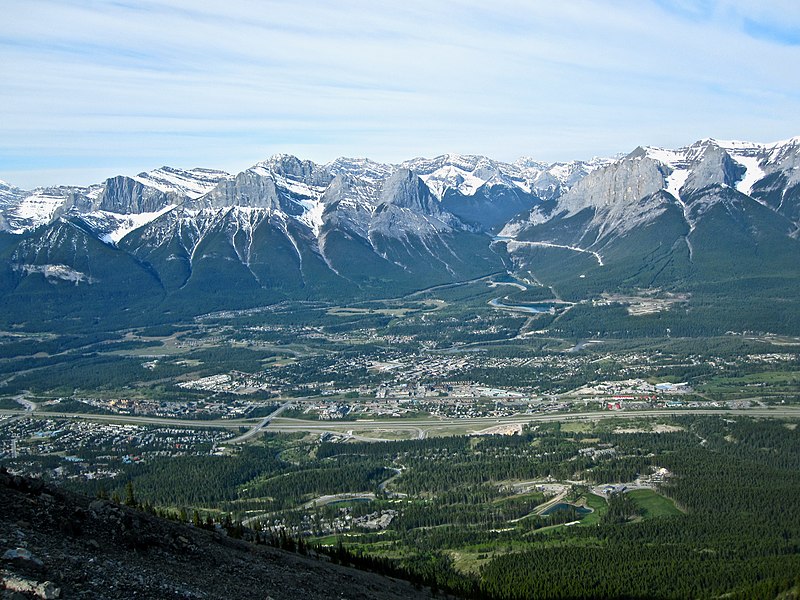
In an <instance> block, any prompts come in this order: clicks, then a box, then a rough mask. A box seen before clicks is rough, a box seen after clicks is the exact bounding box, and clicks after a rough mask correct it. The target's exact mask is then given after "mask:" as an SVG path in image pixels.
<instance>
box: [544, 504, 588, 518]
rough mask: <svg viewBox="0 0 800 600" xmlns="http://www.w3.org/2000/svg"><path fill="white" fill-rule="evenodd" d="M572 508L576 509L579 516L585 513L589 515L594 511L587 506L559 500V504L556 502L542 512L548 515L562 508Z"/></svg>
mask: <svg viewBox="0 0 800 600" xmlns="http://www.w3.org/2000/svg"><path fill="white" fill-rule="evenodd" d="M570 509H574V510H575V513H576V514H577V515H578V516H579V517H582V516H584V515H588V514H589V513H591V512H592V510H591V509H590V508H586V507H585V506H575V505H574V504H567V503H566V502H559V503H558V504H554V505H553V506H551V507H550V508H548V509H547V510H545V511H544V512H542V516H543V517H546V516H547V515H552V514H553V513H555V512H558V511H560V510H570Z"/></svg>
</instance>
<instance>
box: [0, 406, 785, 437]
mask: <svg viewBox="0 0 800 600" xmlns="http://www.w3.org/2000/svg"><path fill="white" fill-rule="evenodd" d="M290 403H291V401H289V402H286V403H284V404H282V405H281V406H280V407H279V408H278V409H277V410H276V411H275V412H273V413H272V414H270V415H268V416H266V417H264V418H263V419H261V420H260V421H258V422H257V423H254V422H253V420H252V419H249V420H247V419H226V420H213V421H199V420H190V419H169V418H162V417H142V416H133V415H95V414H61V413H44V412H40V411H34V412H30V411H26V410H0V416H2V415H7V416H14V417H21V416H25V417H32V418H39V419H52V418H66V419H74V420H86V421H98V422H105V423H127V424H135V425H157V426H162V427H187V428H209V427H214V428H226V429H238V428H240V427H250V429H249V431H247V432H246V433H244V434H242V435H240V436H238V437H236V438H233V439H231V440H228V441H227V442H225V443H226V444H240V443H243V442H247V441H248V440H251V439H253V438H254V437H256V436H257V435H258V433H259V432H261V431H282V432H298V431H301V432H309V433H319V434H322V433H331V434H335V435H345V436H348V437H350V438H352V439H356V440H361V441H383V439H382V438H379V437H371V436H368V435H359V432H370V433H373V432H374V431H375V430H380V429H384V430H390V431H409V432H410V434H411V436H410V437H414V438H418V439H421V438H423V437H426V436H427V435H428V433H429V432H430V431H431V430H444V431H447V430H457V431H453V432H452V433H454V434H455V433H467V432H470V430H474V431H479V430H480V429H485V428H487V427H491V426H495V425H514V424H523V425H525V424H528V423H548V422H556V421H560V422H569V421H598V420H601V419H639V418H652V417H674V416H680V415H724V416H747V417H761V418H775V419H786V418H789V419H800V406H798V407H792V406H788V407H787V406H781V407H774V408H768V407H761V406H759V407H753V408H741V409H725V408H719V409H708V408H681V409H671V410H664V409H656V410H636V411H624V410H622V411H598V412H582V413H547V414H536V413H534V414H518V415H513V416H510V417H475V418H469V419H440V418H427V419H403V418H397V419H380V420H377V419H365V420H358V421H306V420H303V419H289V418H284V417H280V413H282V412H283V411H284V410H285V409H286V407H287V406H288V405H289V404H290ZM392 439H394V438H392Z"/></svg>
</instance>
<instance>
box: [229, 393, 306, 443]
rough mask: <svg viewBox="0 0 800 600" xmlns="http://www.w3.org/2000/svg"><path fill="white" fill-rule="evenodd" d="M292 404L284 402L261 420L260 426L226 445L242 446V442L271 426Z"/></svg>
mask: <svg viewBox="0 0 800 600" xmlns="http://www.w3.org/2000/svg"><path fill="white" fill-rule="evenodd" d="M291 403H292V402H291V400H290V401H288V402H284V403H283V404H281V405H280V406H279V407H278V408H277V409H276V410H275V411H273V412H271V413H270V414H268V415H267V416H266V417H264V418H263V419H261V422H260V423H259V424H258V425H256V426H255V427H252V428H251V429H250V430H249V431H248V432H247V433H243V434H242V435H240V436H239V437H235V438H233V439H232V440H228V441H227V442H225V443H226V444H241V443H242V442H246V441H247V440H249V439H250V438H252V437H253V436H255V435H257V434H258V432H260V431H261V430H262V429H264V428H265V427H266V426H267V425H269V424H270V423H271V422H272V419H274V418H275V417H277V416H278V415H280V414H281V413H282V412H283V411H284V410H286V408H287V407H288V406H289V405H290V404H291Z"/></svg>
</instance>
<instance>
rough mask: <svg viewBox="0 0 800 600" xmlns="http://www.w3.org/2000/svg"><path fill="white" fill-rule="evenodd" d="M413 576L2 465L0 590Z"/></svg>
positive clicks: (278, 586)
mask: <svg viewBox="0 0 800 600" xmlns="http://www.w3.org/2000/svg"><path fill="white" fill-rule="evenodd" d="M425 597H430V595H429V593H427V591H424V590H419V589H416V588H414V587H413V586H412V585H411V584H410V583H408V582H404V581H399V580H395V579H390V578H386V577H382V576H380V575H376V574H373V573H367V572H363V571H357V570H354V569H349V568H346V567H342V566H339V565H333V564H330V563H329V562H326V561H325V560H323V559H322V558H320V559H314V558H311V557H306V556H300V555H297V554H291V553H288V552H284V551H282V550H278V549H276V548H271V547H267V546H257V545H254V544H250V543H248V542H244V541H239V540H234V539H231V538H229V537H227V536H225V535H223V534H221V533H216V532H211V531H206V530H202V529H198V528H194V527H190V526H187V525H182V524H179V523H174V522H171V521H167V520H164V519H160V518H157V517H153V516H151V515H149V514H146V513H143V512H140V511H137V510H133V509H131V508H128V507H126V506H119V505H117V504H113V503H111V502H108V501H104V500H92V499H90V498H86V497H83V496H79V495H76V494H72V493H69V492H66V491H64V490H60V489H57V488H52V487H49V486H45V485H44V484H43V483H42V482H41V481H37V480H30V479H25V478H22V477H15V476H12V475H10V474H8V473H7V472H5V470H0V598H4V599H5V598H14V599H22V598H92V599H93V600H101V599H109V600H110V599H119V598H142V599H150V598H152V599H153V600H155V599H158V600H167V599H172V598H175V599H177V598H182V599H186V598H192V599H201V598H203V599H209V600H210V599H215V598H220V599H222V598H225V599H235V598H248V599H249V598H262V599H263V598H273V599H275V600H278V599H281V598H293V599H294V598H308V599H312V600H313V599H317V598H319V599H322V598H325V599H330V598H350V599H357V598H375V599H387V600H388V599H390V598H425Z"/></svg>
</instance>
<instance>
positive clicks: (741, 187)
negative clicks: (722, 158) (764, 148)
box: [734, 155, 766, 196]
mask: <svg viewBox="0 0 800 600" xmlns="http://www.w3.org/2000/svg"><path fill="white" fill-rule="evenodd" d="M734 160H735V161H736V162H738V163H739V164H740V165H742V166H743V167H744V168H745V169H746V171H745V174H744V177H743V178H742V179H741V181H739V183H737V184H736V189H737V190H738V191H740V192H742V193H743V194H747V195H748V196H749V195H750V192H751V191H753V186H754V185H755V184H756V183H757V182H758V181H760V180H761V179H763V178H764V176H766V173H765V172H764V169H762V168H761V164H760V163H761V159H760V158H759V157H758V156H744V155H738V156H735V157H734Z"/></svg>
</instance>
